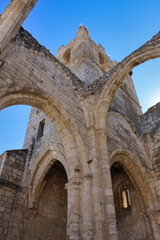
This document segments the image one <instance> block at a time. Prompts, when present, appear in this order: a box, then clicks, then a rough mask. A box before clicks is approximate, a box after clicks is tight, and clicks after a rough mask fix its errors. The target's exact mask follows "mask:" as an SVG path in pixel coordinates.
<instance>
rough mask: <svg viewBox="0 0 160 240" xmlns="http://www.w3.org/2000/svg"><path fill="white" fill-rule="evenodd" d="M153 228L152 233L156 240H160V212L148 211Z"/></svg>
mask: <svg viewBox="0 0 160 240" xmlns="http://www.w3.org/2000/svg"><path fill="white" fill-rule="evenodd" d="M147 213H148V216H149V219H150V222H151V226H152V231H153V236H154V240H159V236H160V210H157V211H156V210H155V211H152V210H148V211H147Z"/></svg>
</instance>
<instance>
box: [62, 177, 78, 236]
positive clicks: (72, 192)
mask: <svg viewBox="0 0 160 240" xmlns="http://www.w3.org/2000/svg"><path fill="white" fill-rule="evenodd" d="M66 188H67V190H68V208H67V210H68V212H67V240H80V199H81V196H80V193H81V178H79V177H72V178H71V179H70V180H69V182H68V183H67V184H66Z"/></svg>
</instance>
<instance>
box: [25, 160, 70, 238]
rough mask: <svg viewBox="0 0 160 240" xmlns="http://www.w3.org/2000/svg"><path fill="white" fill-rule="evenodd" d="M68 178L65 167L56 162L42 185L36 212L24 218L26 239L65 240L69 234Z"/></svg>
mask: <svg viewBox="0 0 160 240" xmlns="http://www.w3.org/2000/svg"><path fill="white" fill-rule="evenodd" d="M67 182H68V177H67V174H66V171H65V169H64V167H63V165H62V164H61V163H60V162H59V161H58V160H56V161H55V162H54V164H53V165H52V167H51V168H50V169H49V170H48V172H47V174H46V175H45V177H44V179H43V182H42V184H41V188H42V189H41V194H40V196H39V201H38V204H37V209H36V211H30V212H28V213H27V215H28V216H27V217H26V216H25V217H24V218H23V232H24V239H25V240H27V239H47V240H52V239H56V240H65V239H66V232H67V190H66V189H65V184H66V183H67Z"/></svg>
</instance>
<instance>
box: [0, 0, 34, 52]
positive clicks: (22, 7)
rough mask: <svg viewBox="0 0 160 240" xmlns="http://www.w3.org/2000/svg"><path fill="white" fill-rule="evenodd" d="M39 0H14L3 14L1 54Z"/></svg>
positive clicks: (0, 28) (0, 35) (0, 29)
mask: <svg viewBox="0 0 160 240" xmlns="http://www.w3.org/2000/svg"><path fill="white" fill-rule="evenodd" d="M36 2H37V0H14V1H11V2H10V4H9V6H8V7H7V8H6V10H5V11H4V12H3V13H2V15H1V24H0V54H1V52H2V51H3V49H4V48H5V47H7V46H8V43H9V41H10V40H11V38H13V37H14V36H15V35H16V34H17V32H18V30H19V28H20V26H21V25H22V23H23V21H24V20H25V18H26V17H27V16H28V14H29V13H30V11H31V10H32V8H33V7H34V5H35V4H36Z"/></svg>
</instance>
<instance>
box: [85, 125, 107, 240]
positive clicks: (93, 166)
mask: <svg viewBox="0 0 160 240" xmlns="http://www.w3.org/2000/svg"><path fill="white" fill-rule="evenodd" d="M88 142H89V148H90V149H89V164H90V170H91V173H92V175H93V179H92V204H93V216H94V219H93V221H94V239H98V240H104V207H103V199H102V184H103V183H102V182H101V169H100V165H99V161H98V156H97V145H96V141H95V128H94V126H90V128H89V129H88Z"/></svg>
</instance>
